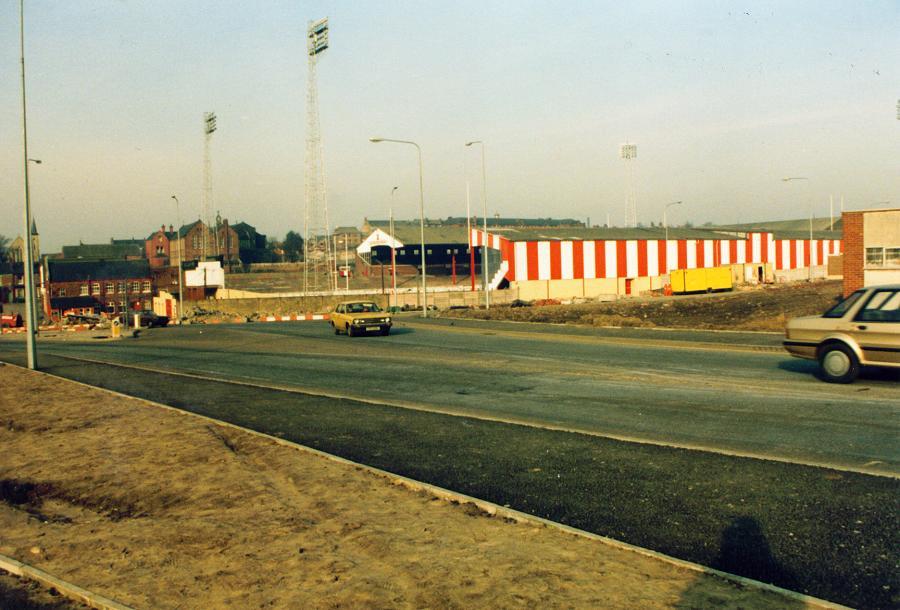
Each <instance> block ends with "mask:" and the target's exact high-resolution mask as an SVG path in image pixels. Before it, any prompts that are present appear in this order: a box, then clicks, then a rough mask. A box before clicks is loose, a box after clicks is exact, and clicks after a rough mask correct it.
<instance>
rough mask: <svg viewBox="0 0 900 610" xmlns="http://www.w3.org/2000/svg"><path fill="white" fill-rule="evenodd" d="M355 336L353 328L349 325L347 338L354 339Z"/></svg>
mask: <svg viewBox="0 0 900 610" xmlns="http://www.w3.org/2000/svg"><path fill="white" fill-rule="evenodd" d="M353 335H354V333H353V327H352V326H350V325H349V324H347V336H348V337H352V336H353Z"/></svg>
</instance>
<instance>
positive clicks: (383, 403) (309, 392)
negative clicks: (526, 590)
mask: <svg viewBox="0 0 900 610" xmlns="http://www.w3.org/2000/svg"><path fill="white" fill-rule="evenodd" d="M53 357H54V358H63V359H66V360H75V361H78V362H87V363H90V364H101V365H104V366H117V367H120V368H124V369H134V370H136V371H144V372H148V373H156V374H160V375H172V376H174V377H186V378H188V379H198V380H200V381H211V382H214V383H228V384H232V385H237V386H242V387H246V388H259V389H264V390H276V391H279V392H288V393H290V394H303V395H306V396H316V397H319V398H333V399H336V400H353V401H356V402H360V403H363V404H368V405H376V406H380V407H394V408H398V409H409V410H411V411H422V412H424V413H438V414H440V415H450V416H453V417H468V418H470V419H476V420H478V421H487V422H496V423H501V424H513V425H516V426H526V427H528V428H537V429H539V430H553V431H555V432H568V433H571V434H584V435H586V436H593V437H596V438H603V439H608V440H613V441H621V442H623V443H634V444H636V445H651V446H653V447H668V448H671V449H684V450H687V451H701V452H703V453H714V454H716V455H725V456H728V457H736V458H743V459H748V460H761V461H764V462H776V463H780V464H793V465H795V466H808V467H810V468H826V469H828V470H834V471H836V472H852V473H856V474H863V475H868V476H873V477H885V478H889V479H900V473H894V472H879V471H874V470H864V469H862V468H853V467H851V466H843V465H839V464H827V463H823V462H813V461H804V460H796V459H790V458H782V457H778V456H771V455H764V454H757V453H751V452H749V451H732V450H727V449H721V448H717V447H706V446H703V445H692V444H690V443H666V442H662V441H655V440H648V439H645V438H638V437H632V436H626V435H622V434H609V433H600V432H597V431H595V430H587V429H581V428H570V427H567V426H557V425H554V424H548V423H544V424H541V423H535V422H532V421H527V420H523V419H517V418H514V417H506V418H504V417H490V416H488V415H480V414H477V413H469V412H465V411H458V410H455V409H441V408H436V407H433V406H430V405H422V404H417V403H413V402H408V401H400V400H397V401H387V400H372V399H371V398H366V397H364V396H354V395H352V394H336V393H333V392H323V391H319V390H313V389H311V388H303V387H291V386H282V385H265V384H262V383H253V382H250V381H237V380H233V379H221V378H217V377H210V376H208V375H198V374H196V373H184V372H181V371H167V370H164V369H155V368H152V367H148V366H140V365H136V364H122V363H120V362H106V361H104V360H94V359H92V358H79V357H77V356H66V355H62V354H54V355H53ZM11 366H16V365H11ZM60 378H61V379H65V377H60ZM69 381H74V380H71V379H70V380H69ZM75 383H80V382H77V381H76V382H75ZM85 385H87V384H85ZM88 387H96V386H90V385H89V386H88ZM109 391H112V390H109ZM122 396H128V395H127V394H122ZM129 398H134V397H133V396H129ZM163 406H165V405H163ZM216 421H218V420H216Z"/></svg>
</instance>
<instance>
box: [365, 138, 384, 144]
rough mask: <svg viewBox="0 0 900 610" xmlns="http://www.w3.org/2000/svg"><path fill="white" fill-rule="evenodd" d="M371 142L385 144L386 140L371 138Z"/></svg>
mask: <svg viewBox="0 0 900 610" xmlns="http://www.w3.org/2000/svg"><path fill="white" fill-rule="evenodd" d="M369 142H374V143H375V144H378V143H379V142H384V138H369Z"/></svg>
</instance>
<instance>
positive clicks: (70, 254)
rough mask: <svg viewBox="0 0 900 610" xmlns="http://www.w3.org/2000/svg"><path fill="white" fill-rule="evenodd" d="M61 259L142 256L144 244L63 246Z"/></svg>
mask: <svg viewBox="0 0 900 610" xmlns="http://www.w3.org/2000/svg"><path fill="white" fill-rule="evenodd" d="M62 254H63V258H66V259H89V260H99V259H104V260H106V259H116V258H125V257H126V256H143V254H144V242H142V241H141V242H136V243H127V244H120V243H113V244H78V245H77V246H63V247H62Z"/></svg>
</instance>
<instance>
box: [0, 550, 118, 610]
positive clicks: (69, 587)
mask: <svg viewBox="0 0 900 610" xmlns="http://www.w3.org/2000/svg"><path fill="white" fill-rule="evenodd" d="M0 570H4V571H6V572H9V573H10V574H14V575H15V576H21V577H23V578H28V579H30V580H33V581H35V582H38V583H40V584H42V585H44V586H45V587H47V588H48V589H49V588H53V589H56V590H57V591H59V593H60V594H61V595H63V596H64V597H67V598H68V599H71V600H74V601H77V602H80V603H82V604H85V605H87V606H88V607H90V608H97V609H98V610H132V608H131V606H126V605H125V604H122V603H119V602H117V601H115V600H113V599H109V598H108V597H103V596H102V595H99V594H97V593H93V592H91V591H88V590H87V589H82V588H81V587H79V586H78V585H73V584H72V583H70V582H67V581H65V580H62V579H61V578H57V577H56V576H53V575H52V574H50V573H48V572H45V571H43V570H41V569H40V568H36V567H34V566H30V565H28V564H27V563H22V562H21V561H18V560H17V559H13V558H12V557H7V556H6V555H0Z"/></svg>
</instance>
